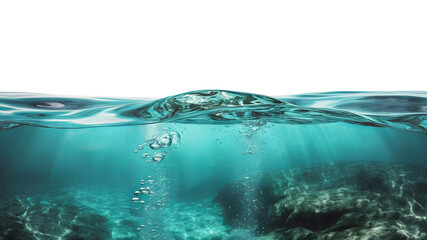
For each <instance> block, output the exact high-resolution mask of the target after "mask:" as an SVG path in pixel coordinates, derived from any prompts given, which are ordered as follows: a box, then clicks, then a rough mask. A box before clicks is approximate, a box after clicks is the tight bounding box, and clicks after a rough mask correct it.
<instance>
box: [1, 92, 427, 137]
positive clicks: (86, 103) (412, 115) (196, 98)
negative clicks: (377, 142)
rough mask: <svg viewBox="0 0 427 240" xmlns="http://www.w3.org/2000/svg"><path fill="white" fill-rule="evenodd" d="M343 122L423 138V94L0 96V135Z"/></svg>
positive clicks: (426, 120)
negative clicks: (25, 129)
mask: <svg viewBox="0 0 427 240" xmlns="http://www.w3.org/2000/svg"><path fill="white" fill-rule="evenodd" d="M248 120H258V121H265V122H272V123H286V124H316V123H331V122H347V123H351V124H360V125H365V126H373V127H392V128H396V129H401V130H406V131H412V132H419V133H427V92H326V93H312V94H301V95H295V96H283V97H269V96H263V95H258V94H251V93H243V92H234V91H225V90H202V91H193V92H187V93H182V94H178V95H175V96H170V97H166V98H162V99H158V100H147V99H117V98H75V97H60V96H53V95H44V94H32V93H0V130H5V129H10V128H15V127H19V126H22V125H30V126H37V127H49V128H85V127H100V126H129V125H142V124H153V123H160V122H173V123H192V124H235V123H242V122H244V121H248Z"/></svg>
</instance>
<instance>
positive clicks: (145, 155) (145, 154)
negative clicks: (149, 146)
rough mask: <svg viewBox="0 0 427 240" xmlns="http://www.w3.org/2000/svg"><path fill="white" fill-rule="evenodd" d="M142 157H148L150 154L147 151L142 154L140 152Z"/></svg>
mask: <svg viewBox="0 0 427 240" xmlns="http://www.w3.org/2000/svg"><path fill="white" fill-rule="evenodd" d="M142 157H143V158H148V157H150V155H149V154H148V153H143V154H142Z"/></svg>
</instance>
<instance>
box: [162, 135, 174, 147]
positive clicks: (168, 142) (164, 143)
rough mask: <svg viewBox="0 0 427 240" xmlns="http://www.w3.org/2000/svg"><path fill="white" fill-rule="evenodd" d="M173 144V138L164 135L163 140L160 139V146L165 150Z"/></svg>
mask: <svg viewBox="0 0 427 240" xmlns="http://www.w3.org/2000/svg"><path fill="white" fill-rule="evenodd" d="M171 144H172V138H171V137H170V136H169V135H164V136H163V137H162V138H161V139H160V145H161V146H162V147H163V148H167V147H169V146H170V145H171Z"/></svg>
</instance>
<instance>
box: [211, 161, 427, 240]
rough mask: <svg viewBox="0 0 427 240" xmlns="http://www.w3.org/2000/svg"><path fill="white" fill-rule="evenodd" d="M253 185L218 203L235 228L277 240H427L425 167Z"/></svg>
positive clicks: (227, 189)
mask: <svg viewBox="0 0 427 240" xmlns="http://www.w3.org/2000/svg"><path fill="white" fill-rule="evenodd" d="M251 179H255V180H253V181H252V182H250V181H247V180H241V181H238V182H235V183H230V184H227V185H225V186H224V187H223V188H222V189H221V190H220V191H219V192H218V195H217V197H216V198H215V201H217V202H218V203H219V204H220V205H221V207H222V211H223V219H224V224H226V225H229V226H231V227H232V228H235V229H241V228H244V229H255V233H257V234H258V235H261V237H262V236H265V237H270V238H273V239H310V240H311V239H349V238H355V239H362V238H365V239H423V238H424V239H427V219H426V216H427V194H426V193H427V170H426V169H425V168H423V167H419V166H409V165H397V164H393V163H378V162H359V163H350V162H342V163H338V164H335V165H329V164H317V165H311V166H303V167H300V168H295V169H290V170H287V171H281V172H276V173H273V174H269V175H264V176H262V177H258V178H256V177H254V178H251ZM253 200H255V201H253Z"/></svg>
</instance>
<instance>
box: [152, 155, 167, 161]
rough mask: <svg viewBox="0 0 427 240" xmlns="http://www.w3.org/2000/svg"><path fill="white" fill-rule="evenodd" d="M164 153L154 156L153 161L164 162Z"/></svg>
mask: <svg viewBox="0 0 427 240" xmlns="http://www.w3.org/2000/svg"><path fill="white" fill-rule="evenodd" d="M163 156H164V154H163V153H157V154H155V155H154V156H153V161H154V162H161V161H162V160H163Z"/></svg>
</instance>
